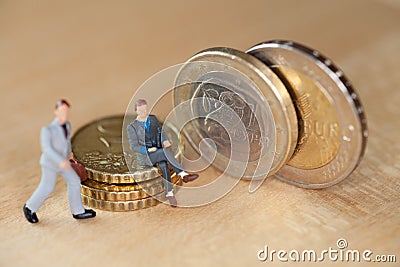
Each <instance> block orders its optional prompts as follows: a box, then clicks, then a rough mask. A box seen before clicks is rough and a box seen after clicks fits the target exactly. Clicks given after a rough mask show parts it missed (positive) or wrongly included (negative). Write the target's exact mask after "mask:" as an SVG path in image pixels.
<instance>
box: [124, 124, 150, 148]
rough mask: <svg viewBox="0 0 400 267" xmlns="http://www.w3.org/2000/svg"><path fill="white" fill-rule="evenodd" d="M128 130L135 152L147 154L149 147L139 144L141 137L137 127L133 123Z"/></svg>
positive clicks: (131, 145) (130, 142)
mask: <svg viewBox="0 0 400 267" xmlns="http://www.w3.org/2000/svg"><path fill="white" fill-rule="evenodd" d="M127 132H128V140H129V144H130V147H131V149H132V150H133V151H135V152H138V153H142V154H146V153H147V148H146V147H145V146H141V145H140V144H139V139H138V135H137V132H136V130H135V128H134V127H133V126H132V125H128V128H127Z"/></svg>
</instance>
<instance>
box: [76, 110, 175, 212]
mask: <svg viewBox="0 0 400 267" xmlns="http://www.w3.org/2000/svg"><path fill="white" fill-rule="evenodd" d="M132 119H133V118H132ZM128 120H129V119H128ZM123 122H124V116H123V115H120V116H112V117H106V118H102V119H98V120H96V121H93V122H91V123H88V124H87V125H85V126H83V127H81V128H80V129H78V131H77V132H76V133H75V135H74V136H73V138H72V141H71V142H72V150H73V152H74V157H75V159H76V160H77V161H79V162H81V163H83V164H84V165H85V168H86V171H87V173H88V179H87V180H86V181H84V182H82V189H81V196H82V201H83V203H84V204H85V205H87V206H90V207H93V208H97V209H101V210H108V211H132V210H138V209H144V208H148V207H151V206H155V205H157V204H158V203H159V201H158V200H157V199H155V198H153V196H156V195H160V194H164V191H165V189H164V184H163V180H162V179H163V178H162V177H161V173H160V172H159V170H158V169H157V168H155V167H147V166H140V165H139V164H138V163H137V161H136V157H135V156H134V154H133V152H132V154H130V153H124V152H123V146H122V131H123V128H122V127H123ZM164 128H165V129H166V134H167V136H168V138H169V140H171V143H172V144H180V141H179V137H178V135H177V133H176V132H175V129H174V128H172V126H168V125H165V127H164ZM179 151H180V149H179V148H176V147H175V149H174V154H175V156H176V157H179V156H180V154H179ZM128 164H130V166H132V167H133V168H131V170H132V169H134V170H135V171H134V172H131V171H129V168H128ZM171 172H172V171H171ZM171 179H172V183H173V184H179V185H181V183H182V181H181V179H180V178H179V176H178V175H176V174H175V173H171Z"/></svg>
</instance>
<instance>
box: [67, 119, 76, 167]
mask: <svg viewBox="0 0 400 267" xmlns="http://www.w3.org/2000/svg"><path fill="white" fill-rule="evenodd" d="M68 129H69V132H70V133H69V138H68V147H67V152H68V153H67V155H68V158H69V159H73V157H74V156H73V154H72V145H71V124H70V123H68Z"/></svg>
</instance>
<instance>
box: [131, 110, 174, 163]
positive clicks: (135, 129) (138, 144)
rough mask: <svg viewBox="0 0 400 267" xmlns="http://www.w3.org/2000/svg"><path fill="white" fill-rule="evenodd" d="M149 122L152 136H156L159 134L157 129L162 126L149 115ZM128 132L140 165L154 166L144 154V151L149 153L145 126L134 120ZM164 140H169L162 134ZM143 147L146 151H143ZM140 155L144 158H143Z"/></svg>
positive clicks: (154, 117)
mask: <svg viewBox="0 0 400 267" xmlns="http://www.w3.org/2000/svg"><path fill="white" fill-rule="evenodd" d="M149 120H150V134H151V135H155V134H157V129H158V128H160V127H161V124H160V122H159V121H158V120H157V118H156V116H154V115H149ZM127 132H128V140H129V144H130V147H131V149H132V150H133V151H134V152H136V155H137V156H138V161H139V163H140V164H144V165H149V166H152V164H151V162H150V159H149V158H148V157H147V153H143V152H144V151H143V150H145V151H147V148H146V134H145V128H144V125H143V124H142V123H141V122H140V121H138V120H133V121H132V122H131V123H130V124H129V125H128V127H127ZM162 139H163V140H164V141H165V140H167V139H166V136H165V134H164V133H162ZM143 147H144V148H145V149H143ZM140 154H141V155H143V156H141V155H140Z"/></svg>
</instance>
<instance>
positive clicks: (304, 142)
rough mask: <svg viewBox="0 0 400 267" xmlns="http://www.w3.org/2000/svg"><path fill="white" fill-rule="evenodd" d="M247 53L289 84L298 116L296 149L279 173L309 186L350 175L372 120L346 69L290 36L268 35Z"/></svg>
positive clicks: (282, 176) (313, 186)
mask: <svg viewBox="0 0 400 267" xmlns="http://www.w3.org/2000/svg"><path fill="white" fill-rule="evenodd" d="M246 53H248V54H250V55H253V56H254V57H256V58H258V59H259V60H261V61H262V62H264V63H265V64H266V65H267V66H269V67H270V68H271V69H272V70H273V71H274V72H275V73H276V75H278V76H279V78H280V79H281V80H282V82H283V83H284V84H285V85H286V87H287V89H288V91H289V93H290V94H291V97H292V99H293V101H294V103H295V107H296V111H297V116H298V119H299V140H298V144H297V147H296V149H295V152H294V153H293V155H292V156H291V158H290V159H289V160H288V162H287V164H286V165H285V166H283V167H282V168H281V169H280V170H279V172H278V173H277V176H278V177H279V178H280V179H282V180H284V181H286V182H289V183H293V184H296V185H298V186H301V187H306V188H325V187H328V186H331V185H334V184H336V183H338V182H340V181H342V180H343V179H344V178H346V177H347V176H348V175H349V174H350V173H351V172H352V171H353V170H354V169H355V168H356V167H357V165H358V164H359V162H360V160H361V158H362V156H363V154H364V152H365V148H366V142H367V136H368V131H367V121H366V118H365V114H364V109H363V107H362V105H361V102H360V99H359V97H358V95H357V93H356V92H355V90H354V89H353V87H352V85H351V83H350V82H349V80H348V79H347V78H346V76H345V75H344V74H343V72H342V71H341V70H340V69H339V68H338V67H337V66H336V65H335V64H334V63H333V62H332V61H331V60H330V59H328V58H327V57H325V56H323V55H322V54H321V53H320V52H318V51H316V50H313V49H310V48H307V47H305V46H304V45H301V44H298V43H295V42H291V41H269V42H265V43H261V44H258V45H255V46H253V47H251V48H250V49H249V50H247V51H246Z"/></svg>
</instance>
